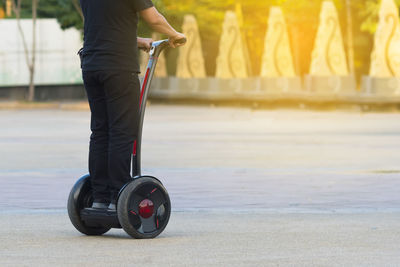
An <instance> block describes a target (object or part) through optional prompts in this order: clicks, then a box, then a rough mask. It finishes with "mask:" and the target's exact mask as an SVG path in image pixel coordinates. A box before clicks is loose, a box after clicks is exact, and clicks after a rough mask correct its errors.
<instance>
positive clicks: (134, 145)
mask: <svg viewBox="0 0 400 267" xmlns="http://www.w3.org/2000/svg"><path fill="white" fill-rule="evenodd" d="M136 146H137V141H136V140H135V142H133V155H134V156H136Z"/></svg>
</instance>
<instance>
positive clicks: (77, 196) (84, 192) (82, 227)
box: [68, 175, 110, 235]
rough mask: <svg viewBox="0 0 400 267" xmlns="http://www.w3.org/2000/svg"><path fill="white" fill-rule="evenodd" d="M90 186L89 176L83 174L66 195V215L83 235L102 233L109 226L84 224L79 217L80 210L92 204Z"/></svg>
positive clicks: (106, 230)
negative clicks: (67, 195)
mask: <svg viewBox="0 0 400 267" xmlns="http://www.w3.org/2000/svg"><path fill="white" fill-rule="evenodd" d="M92 203H93V197H92V188H91V185H90V176H89V175H85V176H83V177H81V178H80V179H79V180H78V181H77V182H76V183H75V185H74V187H73V188H72V190H71V192H70V194H69V197H68V215H69V219H70V220H71V223H72V224H73V225H74V226H75V228H76V229H77V230H78V231H79V232H81V233H82V234H85V235H102V234H104V233H106V232H108V230H110V228H109V227H101V226H98V227H92V226H88V225H86V224H85V222H84V221H83V220H82V219H81V215H80V213H81V210H83V209H84V208H89V207H91V206H92Z"/></svg>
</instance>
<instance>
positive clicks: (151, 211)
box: [68, 38, 186, 239]
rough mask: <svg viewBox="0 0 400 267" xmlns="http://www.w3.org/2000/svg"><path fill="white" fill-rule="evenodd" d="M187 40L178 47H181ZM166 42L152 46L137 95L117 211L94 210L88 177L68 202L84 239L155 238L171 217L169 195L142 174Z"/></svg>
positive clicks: (74, 189)
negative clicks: (153, 88)
mask: <svg viewBox="0 0 400 267" xmlns="http://www.w3.org/2000/svg"><path fill="white" fill-rule="evenodd" d="M185 42H186V39H184V38H183V39H180V40H178V41H177V43H180V44H183V43H185ZM168 46H169V44H168V40H161V41H157V42H153V43H152V46H151V49H150V53H149V54H150V59H149V62H148V65H147V69H146V73H145V76H144V80H143V83H142V88H141V94H140V107H139V109H140V119H139V127H138V135H137V140H136V141H135V143H134V149H133V153H132V180H131V181H129V182H128V183H127V184H125V185H124V186H123V187H122V189H121V190H120V191H119V194H118V201H117V208H116V210H110V209H93V208H91V206H92V203H93V197H92V189H91V183H90V176H89V175H85V176H83V177H81V178H80V179H79V180H78V181H77V182H76V183H75V185H74V186H73V188H72V190H71V192H70V194H69V198H68V215H69V218H70V220H71V222H72V224H73V225H74V226H75V228H76V229H77V230H78V231H80V232H81V233H83V234H86V235H102V234H104V233H106V232H107V231H109V230H110V229H111V228H123V229H124V230H125V231H126V232H127V233H128V234H129V235H130V236H132V237H134V238H141V239H143V238H154V237H156V236H158V235H159V234H160V233H161V232H162V231H163V230H164V229H165V227H166V226H167V224H168V221H169V217H170V214H171V202H170V199H169V196H168V192H167V190H166V189H165V187H164V186H163V184H162V183H161V181H160V180H158V179H157V178H156V177H153V176H147V175H142V174H141V165H140V164H141V159H140V154H141V139H142V129H143V120H144V113H145V109H146V100H147V95H148V92H149V89H150V85H151V80H152V78H153V75H154V70H155V67H156V64H157V59H158V56H159V55H160V53H161V51H163V50H164V49H165V48H166V47H168Z"/></svg>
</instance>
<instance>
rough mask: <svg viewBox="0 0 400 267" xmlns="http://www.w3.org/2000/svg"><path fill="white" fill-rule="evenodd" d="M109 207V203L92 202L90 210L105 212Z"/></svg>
mask: <svg viewBox="0 0 400 267" xmlns="http://www.w3.org/2000/svg"><path fill="white" fill-rule="evenodd" d="M109 205H110V204H109V203H103V202H93V204H92V209H99V210H106V209H107V208H108V206H109Z"/></svg>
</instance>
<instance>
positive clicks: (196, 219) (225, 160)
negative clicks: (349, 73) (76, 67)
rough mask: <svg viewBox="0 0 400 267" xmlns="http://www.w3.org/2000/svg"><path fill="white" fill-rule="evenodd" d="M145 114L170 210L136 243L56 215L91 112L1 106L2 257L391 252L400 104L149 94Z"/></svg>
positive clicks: (309, 258)
mask: <svg viewBox="0 0 400 267" xmlns="http://www.w3.org/2000/svg"><path fill="white" fill-rule="evenodd" d="M146 116H147V117H146V125H145V129H144V135H145V138H144V141H143V166H144V172H145V173H149V174H154V175H156V176H158V177H160V178H161V179H162V180H163V182H164V184H165V185H166V187H167V189H168V191H169V192H170V195H171V200H172V204H173V210H174V213H173V220H172V221H171V223H170V225H169V226H168V228H167V231H166V232H165V233H164V234H163V235H162V236H161V238H159V239H156V240H153V241H132V240H127V239H125V238H124V237H126V235H124V234H123V233H122V232H121V231H117V232H113V233H112V234H111V235H108V238H88V237H82V236H80V235H79V234H78V233H77V232H76V231H75V230H74V229H73V228H72V227H71V225H70V224H69V222H68V219H67V217H66V215H65V205H66V204H65V203H66V199H67V195H68V192H69V190H70V188H71V186H72V185H73V183H74V182H75V180H76V179H77V178H78V177H79V176H80V175H82V174H85V173H86V164H87V163H86V162H87V147H88V136H89V130H88V125H89V114H88V112H87V111H63V110H2V111H0V125H2V128H1V130H0V151H1V154H0V159H1V160H0V217H1V219H0V236H1V239H2V242H0V244H1V245H0V248H1V249H0V259H1V262H3V263H6V264H9V265H15V264H16V263H25V264H26V265H29V264H30V263H35V264H43V263H46V264H48V265H52V264H53V265H54V264H55V263H57V264H60V263H64V264H67V263H69V262H67V259H70V263H75V264H78V263H85V264H89V260H90V259H89V258H88V257H85V256H86V255H88V254H90V253H92V255H95V256H96V260H97V263H103V264H104V265H108V264H109V263H114V262H115V265H118V264H125V265H129V264H130V263H131V261H130V260H131V259H132V260H133V261H134V262H139V263H145V262H146V261H149V262H151V263H153V264H154V265H156V264H159V263H166V264H170V265H176V264H177V263H181V265H185V264H186V265H193V264H194V265H196V264H198V265H206V264H215V265H231V264H232V263H237V264H238V265H240V264H249V265H252V264H254V265H259V264H263V265H277V264H281V265H307V266H309V265H341V264H344V265H365V264H367V263H370V264H372V265H381V264H382V263H388V264H389V265H390V264H393V265H396V263H398V262H400V253H397V252H398V251H400V245H399V244H400V242H399V241H400V238H399V237H400V236H399V231H400V230H399V229H400V220H399V217H400V208H399V207H400V194H399V193H400V166H399V162H400V151H399V149H398V148H400V136H399V135H400V124H399V123H398V121H399V120H400V114H397V113H369V114H361V113H356V112H308V111H286V110H279V111H260V110H250V109H242V108H216V107H187V106H164V105H151V106H150V107H149V109H148V111H147V114H146ZM139 243H140V244H139ZM136 244H139V245H138V246H140V249H137V245H136ZM106 248H107V249H106ZM117 250H118V253H116V252H115V251H117ZM137 250H139V251H142V252H143V253H144V254H143V255H144V256H140V254H139V255H137V254H135V253H138V252H137ZM39 251H41V252H39ZM158 251H160V252H158ZM157 253H160V255H161V256H162V257H165V258H166V261H165V262H164V261H162V260H161V259H160V258H157ZM178 253H179V254H178ZM110 255H114V256H113V257H112V258H110V257H111V256H110ZM162 257H161V258H162Z"/></svg>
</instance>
